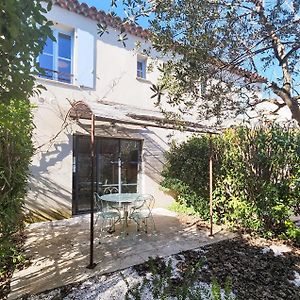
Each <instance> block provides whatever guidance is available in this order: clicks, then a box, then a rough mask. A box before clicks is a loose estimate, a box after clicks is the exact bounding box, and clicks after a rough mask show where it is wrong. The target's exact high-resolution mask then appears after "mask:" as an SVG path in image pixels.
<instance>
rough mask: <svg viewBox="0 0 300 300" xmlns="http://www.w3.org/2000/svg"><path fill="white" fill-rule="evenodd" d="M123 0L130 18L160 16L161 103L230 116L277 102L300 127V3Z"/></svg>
mask: <svg viewBox="0 0 300 300" xmlns="http://www.w3.org/2000/svg"><path fill="white" fill-rule="evenodd" d="M119 2H122V3H123V5H124V7H125V11H126V16H127V17H126V18H125V19H124V22H137V19H138V18H139V17H141V16H144V15H145V14H147V15H150V14H149V12H150V11H151V13H152V17H151V18H150V21H149V23H150V32H151V33H150V34H149V38H150V40H151V41H152V45H153V47H154V48H155V49H156V50H158V51H159V52H160V53H162V54H165V55H166V57H167V59H166V60H167V61H166V63H165V64H164V66H163V67H162V68H161V71H162V80H161V82H160V84H159V85H158V86H155V87H153V90H154V91H155V93H156V95H157V96H158V101H157V104H158V105H159V106H162V105H165V104H169V105H171V106H175V107H178V108H179V110H178V111H179V112H182V113H187V112H188V111H190V110H191V109H192V110H193V111H195V110H196V111H198V113H199V115H200V116H202V117H204V118H210V117H217V120H218V121H222V118H225V117H227V116H230V117H232V116H234V115H237V114H240V113H249V108H250V109H251V108H253V109H254V108H255V107H256V106H257V105H259V104H262V103H270V104H271V105H270V107H271V108H272V109H271V113H272V114H275V115H276V114H277V113H278V112H279V111H280V110H281V109H282V108H284V107H288V108H289V110H290V112H291V115H292V118H293V119H295V120H296V121H297V123H298V124H300V110H299V100H300V96H299V67H300V63H299V58H300V42H299V40H300V15H299V14H300V2H299V1H298V0H154V1H142V0H123V1H119ZM113 3H114V5H115V4H116V1H113ZM205 85H206V86H207V88H205ZM164 90H165V92H166V94H167V97H166V98H167V101H165V102H164V103H162V102H161V101H162V100H161V99H162V98H161V97H160V96H161V95H162V93H163V91H164ZM261 90H262V91H263V92H262V94H259V91H261Z"/></svg>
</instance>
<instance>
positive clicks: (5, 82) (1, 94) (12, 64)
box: [0, 0, 53, 102]
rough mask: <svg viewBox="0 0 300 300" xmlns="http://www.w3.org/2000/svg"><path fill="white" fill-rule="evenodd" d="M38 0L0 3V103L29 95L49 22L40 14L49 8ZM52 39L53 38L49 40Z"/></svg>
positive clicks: (15, 0) (49, 30)
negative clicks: (44, 6)
mask: <svg viewBox="0 0 300 300" xmlns="http://www.w3.org/2000/svg"><path fill="white" fill-rule="evenodd" d="M42 2H43V1H41V0H36V1H19V0H6V1H0V101H1V102H3V101H9V100H10V99H23V100H25V99H28V97H29V96H30V95H32V93H33V87H34V75H35V73H36V68H37V57H38V55H39V53H40V52H41V51H42V49H43V47H44V44H45V41H46V39H47V36H51V37H52V32H51V29H50V27H49V26H50V25H51V24H52V23H51V22H49V21H47V19H46V17H45V16H44V15H43V14H44V13H46V12H47V11H48V10H50V8H51V3H50V2H51V1H48V3H49V4H48V7H47V9H46V8H43V7H42ZM52 38H53V37H52Z"/></svg>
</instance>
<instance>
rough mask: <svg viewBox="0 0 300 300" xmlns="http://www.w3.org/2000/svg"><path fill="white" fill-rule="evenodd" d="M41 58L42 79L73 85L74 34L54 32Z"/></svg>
mask: <svg viewBox="0 0 300 300" xmlns="http://www.w3.org/2000/svg"><path fill="white" fill-rule="evenodd" d="M53 35H54V37H55V39H56V41H52V40H51V39H50V38H48V39H47V42H46V44H45V46H44V49H43V51H42V53H41V54H40V56H39V67H40V69H41V72H40V74H39V76H40V77H43V78H47V79H52V80H56V81H60V82H65V83H73V75H72V71H73V33H70V32H67V33H66V32H61V31H59V30H53Z"/></svg>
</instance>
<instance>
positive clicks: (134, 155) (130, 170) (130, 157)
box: [120, 140, 140, 193]
mask: <svg viewBox="0 0 300 300" xmlns="http://www.w3.org/2000/svg"><path fill="white" fill-rule="evenodd" d="M120 146H121V147H120V159H121V164H122V166H121V192H122V193H136V192H137V182H138V171H139V155H140V154H139V152H140V142H139V141H131V140H122V141H121V145H120Z"/></svg>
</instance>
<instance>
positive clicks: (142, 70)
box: [136, 56, 147, 79]
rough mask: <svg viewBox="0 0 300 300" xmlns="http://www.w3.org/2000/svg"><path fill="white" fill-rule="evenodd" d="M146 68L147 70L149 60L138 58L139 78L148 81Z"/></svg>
mask: <svg viewBox="0 0 300 300" xmlns="http://www.w3.org/2000/svg"><path fill="white" fill-rule="evenodd" d="M146 68H147V58H145V57H140V56H138V57H137V69H136V76H137V78H143V79H146Z"/></svg>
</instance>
